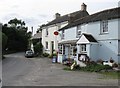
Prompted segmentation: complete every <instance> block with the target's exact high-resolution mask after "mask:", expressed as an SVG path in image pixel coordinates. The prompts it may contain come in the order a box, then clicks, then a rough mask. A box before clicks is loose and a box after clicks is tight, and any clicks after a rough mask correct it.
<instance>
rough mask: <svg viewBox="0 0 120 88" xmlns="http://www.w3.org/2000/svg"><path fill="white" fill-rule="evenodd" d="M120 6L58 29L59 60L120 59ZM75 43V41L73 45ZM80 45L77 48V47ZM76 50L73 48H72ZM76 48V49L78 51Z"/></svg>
mask: <svg viewBox="0 0 120 88" xmlns="http://www.w3.org/2000/svg"><path fill="white" fill-rule="evenodd" d="M118 13H120V7H118V8H113V9H108V10H104V11H101V12H98V13H95V14H92V15H89V16H86V17H83V18H80V19H77V20H75V21H73V22H72V23H70V24H68V25H67V26H65V27H63V28H61V29H60V30H59V32H60V34H61V35H63V36H64V38H63V36H62V37H61V38H63V39H61V40H60V39H59V50H60V51H62V53H61V52H60V53H59V55H58V61H59V62H60V63H62V61H63V60H64V59H74V60H76V61H77V64H80V63H81V61H84V60H86V58H90V59H91V60H95V61H96V60H98V59H103V60H110V58H112V59H113V60H115V61H116V62H118V59H120V28H119V25H120V14H118ZM73 44H74V45H73ZM76 47H77V51H76ZM73 51H74V52H73ZM75 51H76V52H75Z"/></svg>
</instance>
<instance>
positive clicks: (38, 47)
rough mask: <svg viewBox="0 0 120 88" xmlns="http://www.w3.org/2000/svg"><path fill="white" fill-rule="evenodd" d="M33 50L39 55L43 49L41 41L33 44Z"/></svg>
mask: <svg viewBox="0 0 120 88" xmlns="http://www.w3.org/2000/svg"><path fill="white" fill-rule="evenodd" d="M34 51H35V54H39V55H42V51H43V46H42V44H41V43H37V44H36V45H35V46H34Z"/></svg>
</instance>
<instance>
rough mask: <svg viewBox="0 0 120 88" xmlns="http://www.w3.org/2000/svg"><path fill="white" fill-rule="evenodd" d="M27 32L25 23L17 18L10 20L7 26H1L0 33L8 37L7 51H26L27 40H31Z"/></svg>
mask: <svg viewBox="0 0 120 88" xmlns="http://www.w3.org/2000/svg"><path fill="white" fill-rule="evenodd" d="M8 25H10V26H8ZM27 30H28V28H27V27H25V22H24V21H22V20H18V19H17V18H15V19H12V20H10V21H9V22H8V24H4V25H3V26H2V32H3V33H4V34H6V36H7V37H8V42H7V48H8V50H10V51H23V50H27V47H28V43H29V39H30V38H31V33H30V32H29V33H27ZM13 46H14V47H13Z"/></svg>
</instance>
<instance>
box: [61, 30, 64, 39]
mask: <svg viewBox="0 0 120 88" xmlns="http://www.w3.org/2000/svg"><path fill="white" fill-rule="evenodd" d="M64 37H65V31H64V30H62V36H61V39H64Z"/></svg>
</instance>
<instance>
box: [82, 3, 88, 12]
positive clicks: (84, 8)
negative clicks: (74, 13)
mask: <svg viewBox="0 0 120 88" xmlns="http://www.w3.org/2000/svg"><path fill="white" fill-rule="evenodd" d="M86 8H87V5H85V4H84V3H83V4H82V5H81V11H86Z"/></svg>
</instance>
